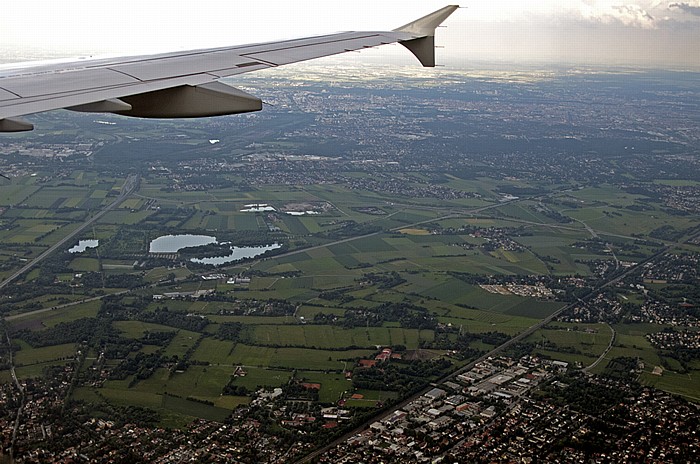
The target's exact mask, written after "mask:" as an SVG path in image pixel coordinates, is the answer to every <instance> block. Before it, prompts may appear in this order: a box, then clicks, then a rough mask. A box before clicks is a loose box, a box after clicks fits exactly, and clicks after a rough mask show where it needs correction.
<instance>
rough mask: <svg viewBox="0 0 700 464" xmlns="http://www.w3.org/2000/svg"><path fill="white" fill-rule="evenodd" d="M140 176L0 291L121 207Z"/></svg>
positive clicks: (131, 178) (20, 271) (124, 186)
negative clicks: (110, 212)
mask: <svg viewBox="0 0 700 464" xmlns="http://www.w3.org/2000/svg"><path fill="white" fill-rule="evenodd" d="M138 181H139V176H138V175H136V174H132V175H130V176H129V177H127V179H126V181H125V182H124V185H123V186H122V188H121V191H120V192H119V196H118V197H117V198H116V199H115V200H114V201H113V202H112V203H110V204H109V205H107V206H105V207H104V208H103V209H102V210H101V211H99V212H98V213H96V214H95V215H94V216H92V217H91V218H89V219H88V220H87V221H85V222H84V223H83V224H82V225H80V227H78V228H77V229H75V230H74V231H73V232H71V233H70V234H68V235H66V236H65V237H64V238H62V239H61V240H59V241H58V242H57V243H56V244H54V245H53V246H52V247H50V248H49V249H48V250H46V251H44V252H43V253H42V254H40V255H39V256H37V257H36V258H34V259H33V260H31V261H30V262H29V263H27V264H25V265H24V266H23V267H22V268H21V269H20V270H19V271H17V272H15V273H14V274H12V275H10V276H9V277H7V278H6V279H5V280H3V281H2V282H1V283H0V290H2V289H3V288H4V287H5V286H7V285H9V284H10V283H11V282H12V281H14V280H15V279H17V277H19V276H21V275H22V274H24V273H25V272H27V271H28V270H30V269H31V268H33V267H34V266H36V265H37V264H39V263H40V262H42V261H43V260H45V259H46V258H48V257H49V256H50V255H51V254H52V253H53V252H54V251H56V250H57V249H59V248H61V247H62V246H63V245H65V244H66V243H67V242H69V241H70V240H73V239H74V238H75V236H76V235H78V234H80V233H81V232H82V231H84V230H85V229H87V228H88V227H90V226H91V225H92V224H94V223H95V221H97V220H99V219H100V218H101V217H102V216H104V215H105V214H107V213H108V212H109V211H111V210H113V209H114V208H116V207H117V206H119V205H120V204H121V203H122V202H123V201H124V200H126V198H127V197H128V196H129V195H131V193H132V192H133V191H134V190H135V189H136V187H137V186H138V184H139V182H138Z"/></svg>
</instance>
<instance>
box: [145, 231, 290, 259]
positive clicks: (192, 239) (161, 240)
mask: <svg viewBox="0 0 700 464" xmlns="http://www.w3.org/2000/svg"><path fill="white" fill-rule="evenodd" d="M212 243H219V242H218V241H217V240H216V237H212V236H211V235H192V234H182V235H163V236H162V237H158V238H157V239H155V240H153V241H151V244H150V245H149V247H148V251H149V252H150V253H177V252H178V251H180V250H182V249H183V248H189V247H196V246H202V245H209V244H212ZM279 248H282V245H281V244H279V243H273V244H271V245H258V246H244V247H237V246H233V245H231V253H230V254H228V255H226V256H215V257H212V258H192V259H191V260H190V261H192V262H193V263H198V264H211V265H213V266H221V265H222V264H227V263H232V262H234V261H238V260H241V259H249V258H255V257H257V256H260V255H262V254H263V253H266V252H268V251H271V250H277V249H279Z"/></svg>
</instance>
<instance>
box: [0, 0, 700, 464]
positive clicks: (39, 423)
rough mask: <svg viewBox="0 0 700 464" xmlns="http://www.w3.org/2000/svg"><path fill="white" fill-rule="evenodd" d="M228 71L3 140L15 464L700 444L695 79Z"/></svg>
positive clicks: (397, 457) (6, 413) (2, 243)
mask: <svg viewBox="0 0 700 464" xmlns="http://www.w3.org/2000/svg"><path fill="white" fill-rule="evenodd" d="M678 5H688V4H678ZM691 6H692V5H688V7H689V8H690V7H691ZM669 8H671V7H669ZM694 8H697V9H698V10H699V11H700V6H698V7H694ZM671 9H672V10H674V11H676V10H681V9H682V8H681V7H680V6H676V7H673V8H671ZM692 11H694V10H692ZM232 83H233V84H235V86H236V88H238V89H241V90H243V91H245V92H247V93H249V94H252V95H255V96H257V97H259V98H261V99H262V101H264V102H265V107H264V111H262V112H256V113H249V114H244V115H236V116H223V117H218V118H202V119H166V120H149V119H137V118H125V117H122V116H117V115H110V114H94V113H87V114H86V113H76V112H68V111H53V112H48V113H42V114H37V115H34V116H32V122H33V124H34V125H35V126H36V127H37V129H35V130H34V131H32V132H26V133H20V134H0V173H2V174H3V175H4V176H6V178H0V335H1V337H2V339H1V343H0V437H1V440H2V443H1V446H0V463H5V462H7V463H10V462H16V463H32V462H84V463H88V462H90V463H92V462H96V463H121V462H123V463H129V462H159V463H170V462H173V463H174V462H202V463H204V462H221V463H228V462H246V463H257V462H266V463H295V462H299V463H301V462H318V463H331V462H333V463H360V462H364V463H379V462H398V463H403V462H416V463H422V462H425V463H434V462H445V463H448V462H449V463H453V462H460V463H461V462H698V461H700V410H699V409H698V407H699V405H700V220H699V219H700V71H699V70H692V69H686V68H678V69H675V68H674V69H671V68H669V67H660V66H657V67H632V66H611V65H606V66H603V65H584V64H580V65H575V64H553V63H548V64H538V65H534V64H522V63H520V64H518V65H517V66H514V65H512V64H505V63H487V62H478V63H474V64H473V65H465V66H459V67H457V66H452V67H445V68H438V69H435V70H430V71H429V72H426V70H424V69H422V68H421V67H419V66H416V65H413V66H411V65H409V66H404V65H396V64H373V65H372V66H371V68H370V69H363V70H362V72H358V64H357V61H355V62H348V61H343V60H342V59H338V58H333V59H332V60H330V61H317V62H316V61H314V62H310V63H308V64H303V65H300V66H291V67H285V68H279V69H274V70H272V71H264V72H260V73H250V74H245V75H241V76H236V77H235V82H233V80H232Z"/></svg>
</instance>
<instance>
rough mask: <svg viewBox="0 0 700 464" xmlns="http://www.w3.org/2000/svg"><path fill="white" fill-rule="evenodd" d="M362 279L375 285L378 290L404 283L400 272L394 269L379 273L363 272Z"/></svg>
mask: <svg viewBox="0 0 700 464" xmlns="http://www.w3.org/2000/svg"><path fill="white" fill-rule="evenodd" d="M362 280H363V281H365V282H369V283H371V284H372V285H376V286H377V288H379V289H380V290H387V289H390V288H394V287H396V286H398V285H401V284H403V283H406V279H404V278H403V277H401V274H399V273H398V272H396V271H391V272H386V273H381V274H380V273H374V272H370V273H368V274H363V275H362Z"/></svg>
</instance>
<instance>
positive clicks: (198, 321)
mask: <svg viewBox="0 0 700 464" xmlns="http://www.w3.org/2000/svg"><path fill="white" fill-rule="evenodd" d="M136 319H138V320H139V321H142V322H150V323H153V324H162V325H167V326H170V327H176V328H178V329H184V330H189V331H192V332H201V331H202V330H204V328H205V327H206V326H207V325H209V324H210V323H211V321H210V320H209V319H207V318H206V317H204V316H198V315H187V314H185V313H181V312H176V311H170V310H168V308H167V306H166V307H159V308H156V310H155V311H153V312H142V313H139V314H137V315H136Z"/></svg>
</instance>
